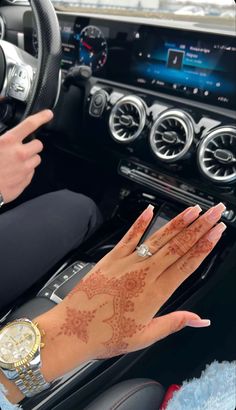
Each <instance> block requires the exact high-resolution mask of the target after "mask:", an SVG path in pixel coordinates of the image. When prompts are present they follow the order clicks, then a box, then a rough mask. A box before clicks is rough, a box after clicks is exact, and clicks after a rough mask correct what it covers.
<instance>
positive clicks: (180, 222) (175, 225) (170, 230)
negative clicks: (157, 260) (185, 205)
mask: <svg viewBox="0 0 236 410" xmlns="http://www.w3.org/2000/svg"><path fill="white" fill-rule="evenodd" d="M187 212H189V209H185V211H184V212H183V213H182V214H181V215H179V216H177V217H176V218H174V219H172V220H171V221H170V222H169V223H168V224H167V225H166V226H164V228H163V232H162V233H161V237H160V236H159V237H158V238H157V239H155V238H153V240H152V241H151V245H152V246H154V247H155V251H157V250H159V249H160V248H161V247H162V246H163V244H165V243H166V242H167V239H168V238H169V237H170V236H172V235H173V234H174V233H177V232H179V231H181V230H182V229H184V228H185V227H186V222H185V220H184V215H185V214H186V213H187ZM157 235H158V233H157Z"/></svg>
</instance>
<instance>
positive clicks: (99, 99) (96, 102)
mask: <svg viewBox="0 0 236 410" xmlns="http://www.w3.org/2000/svg"><path fill="white" fill-rule="evenodd" d="M103 101H104V99H103V96H102V95H101V94H97V95H96V96H95V97H94V105H96V106H97V107H100V105H102V104H103Z"/></svg>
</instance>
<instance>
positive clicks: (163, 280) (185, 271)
mask: <svg viewBox="0 0 236 410" xmlns="http://www.w3.org/2000/svg"><path fill="white" fill-rule="evenodd" d="M225 229H226V225H225V224H224V223H222V222H221V223H219V224H218V225H216V226H215V227H214V228H213V229H211V231H210V232H209V233H208V234H206V235H205V236H204V237H203V238H201V239H200V240H199V241H198V243H196V245H194V246H193V248H192V249H191V250H190V251H189V252H188V253H187V254H186V255H184V256H183V257H182V258H180V259H179V260H178V261H177V262H176V263H175V264H174V265H172V266H171V267H170V268H168V269H167V270H166V271H165V272H163V273H162V275H161V276H160V277H159V278H158V279H157V280H156V284H157V289H158V294H160V295H162V296H161V298H160V299H159V300H158V304H159V306H162V305H163V304H164V303H165V302H166V301H167V300H168V299H169V297H170V296H171V295H172V294H173V293H174V292H175V290H176V289H177V288H178V287H179V286H180V285H181V283H183V282H184V281H185V280H186V279H187V278H188V277H189V276H190V275H191V274H192V273H193V272H194V271H195V270H196V269H197V268H198V267H199V266H200V265H201V263H202V262H203V260H204V259H205V258H206V257H207V256H208V255H209V253H210V252H211V251H212V249H213V248H214V247H215V246H216V244H217V243H218V242H219V240H220V239H221V237H222V234H223V232H224V231H225Z"/></svg>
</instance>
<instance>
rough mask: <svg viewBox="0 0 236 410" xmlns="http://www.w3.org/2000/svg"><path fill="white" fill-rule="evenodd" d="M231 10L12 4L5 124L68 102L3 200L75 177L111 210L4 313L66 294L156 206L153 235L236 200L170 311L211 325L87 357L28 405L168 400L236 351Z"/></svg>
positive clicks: (68, 185) (56, 408)
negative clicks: (128, 10)
mask: <svg viewBox="0 0 236 410" xmlns="http://www.w3.org/2000/svg"><path fill="white" fill-rule="evenodd" d="M227 21H228V20H224V22H221V24H218V23H217V19H214V20H213V22H211V23H206V21H205V20H203V19H201V18H199V19H198V20H196V21H195V20H193V19H192V20H191V19H188V18H187V17H186V16H184V18H176V19H170V18H167V17H165V16H161V15H160V16H159V18H157V17H155V18H150V16H149V17H146V16H145V15H142V16H141V15H137V16H136V15H127V16H126V15H125V14H124V13H120V14H119V12H116V13H110V14H109V13H103V12H102V11H100V12H99V13H97V12H95V11H93V9H88V10H86V9H85V10H84V11H83V12H81V11H80V12H79V11H76V10H75V9H73V8H72V9H71V10H68V9H65V10H64V9H60V8H57V9H54V7H53V6H52V3H51V2H50V1H49V0H47V1H46V0H45V1H43V2H37V1H36V0H32V1H30V2H29V3H27V2H26V3H25V2H22V1H13V0H12V1H10V0H9V1H1V2H0V37H1V41H0V64H1V72H0V83H1V97H2V98H1V105H0V108H1V109H0V116H1V121H0V128H1V133H3V132H4V130H5V129H7V128H9V127H10V126H12V125H14V124H16V123H17V122H19V121H20V120H21V119H22V118H24V117H26V116H27V115H29V114H30V113H33V112H36V111H38V110H39V109H42V108H46V107H54V120H53V121H52V122H51V123H50V124H49V125H47V126H45V127H43V128H42V129H40V130H39V131H38V133H37V137H38V138H40V139H41V140H42V141H43V143H44V147H45V149H44V152H43V156H42V159H43V161H42V164H41V166H40V167H39V170H38V171H37V174H36V176H35V178H34V180H33V182H32V184H31V185H30V186H29V187H28V188H27V190H26V191H25V192H24V193H23V194H22V195H21V197H20V198H19V199H17V200H16V201H15V202H14V203H13V204H10V205H7V206H6V207H4V209H2V210H1V212H6V211H7V210H9V209H11V208H12V207H15V206H17V205H19V204H20V203H22V202H24V201H27V200H29V199H31V198H34V197H37V196H39V195H41V194H44V193H46V192H52V191H57V190H59V189H69V190H72V191H75V192H80V193H83V194H85V195H87V196H89V197H91V198H92V199H93V200H94V201H95V202H96V204H97V205H98V207H99V209H100V211H101V212H102V215H103V218H104V222H103V224H102V226H101V227H100V228H99V229H98V231H96V232H95V233H94V234H93V235H92V236H91V237H90V238H89V239H88V240H86V242H84V243H83V244H82V245H81V246H80V247H79V248H78V249H77V250H75V251H73V252H71V253H70V254H69V255H67V257H66V258H63V259H62V260H61V261H60V263H59V264H57V265H56V266H54V268H53V269H52V270H50V271H49V272H45V274H44V276H43V277H42V279H41V280H40V282H39V283H36V284H35V285H34V286H33V287H32V288H30V289H28V290H27V292H25V293H24V294H23V295H21V296H20V298H19V299H17V300H16V301H15V303H14V305H10V306H7V307H6V309H5V310H4V311H2V312H0V318H1V320H0V323H1V324H4V323H6V322H7V321H9V320H13V319H16V318H20V317H29V318H33V317H35V315H39V314H40V313H43V312H45V311H47V310H49V309H51V308H52V307H53V306H55V305H56V304H58V303H60V302H61V301H62V300H63V298H65V296H66V295H67V294H68V293H69V292H70V291H71V289H72V288H73V287H74V286H75V285H76V284H77V283H78V282H79V281H80V280H81V279H82V278H83V277H84V276H85V275H86V273H88V272H89V271H90V270H91V269H92V267H93V266H94V265H95V264H96V262H98V261H99V260H100V259H101V258H102V257H103V256H104V255H105V254H106V253H107V252H109V251H110V250H111V249H112V248H113V247H114V246H115V245H116V243H117V242H118V241H119V240H120V239H121V238H122V236H123V235H124V233H125V232H126V231H127V229H128V228H129V227H130V226H131V224H132V223H133V222H134V221H135V219H136V218H137V216H138V215H139V214H140V213H141V212H142V211H143V210H144V209H145V208H146V207H147V205H148V204H152V205H154V206H155V217H154V220H153V222H152V224H151V226H150V228H149V229H148V231H147V232H146V234H145V235H146V236H148V235H150V234H151V233H152V232H153V231H154V230H156V229H158V228H159V227H161V226H163V225H164V224H166V223H167V222H168V221H169V220H171V219H172V218H173V217H174V216H176V215H177V214H178V213H179V212H181V211H182V210H183V209H185V208H186V207H187V206H192V205H195V204H199V205H200V206H201V208H202V209H203V210H204V211H206V210H207V209H209V208H210V207H211V206H213V205H214V204H217V203H219V202H223V203H224V204H225V205H226V208H227V209H226V211H225V212H224V214H223V218H222V220H223V222H225V223H226V224H227V227H228V229H227V231H226V233H225V234H224V236H223V238H222V240H221V241H220V243H219V244H218V245H217V247H216V248H215V249H214V251H213V252H212V253H211V254H210V255H209V256H208V258H207V259H206V260H205V261H204V263H203V264H202V265H201V266H200V268H199V269H198V270H197V271H196V272H195V273H194V274H193V275H192V276H191V277H190V278H189V279H187V280H186V281H185V282H184V283H183V284H182V285H181V286H180V288H179V289H178V290H177V291H176V292H175V293H174V294H173V295H172V296H171V298H170V299H169V301H168V302H167V303H166V304H165V305H164V306H163V307H162V309H161V311H160V312H158V315H162V314H166V313H169V312H172V311H175V310H190V311H193V312H196V313H197V314H199V315H201V316H202V317H207V318H209V319H211V321H212V326H211V327H210V328H207V329H202V330H199V329H190V328H186V329H185V330H183V331H182V332H180V333H177V334H174V335H172V336H170V337H169V338H167V339H165V340H162V341H160V342H158V343H156V344H154V345H153V346H151V347H149V348H146V349H144V350H142V351H138V352H135V353H130V354H127V355H122V356H119V357H115V358H111V359H107V360H95V361H90V362H88V363H85V364H84V365H83V366H81V367H80V368H77V369H75V370H74V371H73V372H71V373H69V374H67V375H65V376H64V377H62V378H60V379H59V380H56V381H55V382H54V383H53V384H52V386H51V387H50V389H48V390H47V391H45V392H43V393H41V394H40V395H38V396H35V397H33V398H27V399H25V400H24V401H23V402H22V405H23V408H24V409H26V410H28V409H44V410H60V409H72V410H73V409H76V410H78V409H85V408H86V407H87V406H88V408H89V409H91V410H92V409H94V410H95V409H100V410H106V409H116V408H120V409H127V410H128V409H139V408H140V409H147V410H148V409H154V408H159V407H158V406H160V404H161V401H162V398H163V395H164V392H165V391H166V389H167V388H168V386H169V385H171V384H173V383H175V384H181V383H182V382H183V381H184V380H189V379H192V378H193V377H199V376H200V374H201V372H202V370H203V369H204V368H205V366H206V365H207V364H209V363H211V362H213V361H214V360H218V361H224V360H228V361H232V360H235V340H236V325H235V311H236V299H235V292H236V275H235V272H236V259H235V251H236V235H235V232H236V189H235V188H236V122H235V115H236V77H235V72H236V32H235V27H234V24H228V23H227ZM9 252H10V251H9ZM11 257H14V254H13V255H11ZM32 271H33V266H32ZM127 381H128V382H127ZM118 383H121V384H118ZM117 384H118V386H117ZM112 386H113V387H112ZM140 386H142V387H141V388H140ZM143 386H144V388H145V391H146V389H148V390H150V391H149V393H148V394H147V396H148V400H149V402H146V400H147V398H145V399H144V397H143V394H145V393H143ZM111 387H112V390H109V392H108V393H106V392H107V390H108V389H109V388H111ZM130 392H132V394H131V393H130ZM133 393H134V395H135V397H133ZM136 393H138V394H136ZM101 394H102V396H101ZM131 396H132V397H131ZM127 400H128V401H127ZM130 400H131V401H130ZM132 400H133V401H132ZM142 400H145V401H144V402H143V401H142ZM158 400H159V401H158ZM117 403H118V404H117ZM154 403H155V405H154ZM119 406H120V407H119ZM122 406H124V407H122Z"/></svg>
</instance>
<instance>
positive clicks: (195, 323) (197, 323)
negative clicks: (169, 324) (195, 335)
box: [186, 319, 211, 327]
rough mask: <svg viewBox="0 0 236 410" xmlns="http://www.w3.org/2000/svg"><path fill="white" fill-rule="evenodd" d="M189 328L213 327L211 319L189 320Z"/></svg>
mask: <svg viewBox="0 0 236 410" xmlns="http://www.w3.org/2000/svg"><path fill="white" fill-rule="evenodd" d="M186 326H189V327H209V326H211V321H210V320H209V319H196V320H189V321H188V322H187V324H186Z"/></svg>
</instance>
